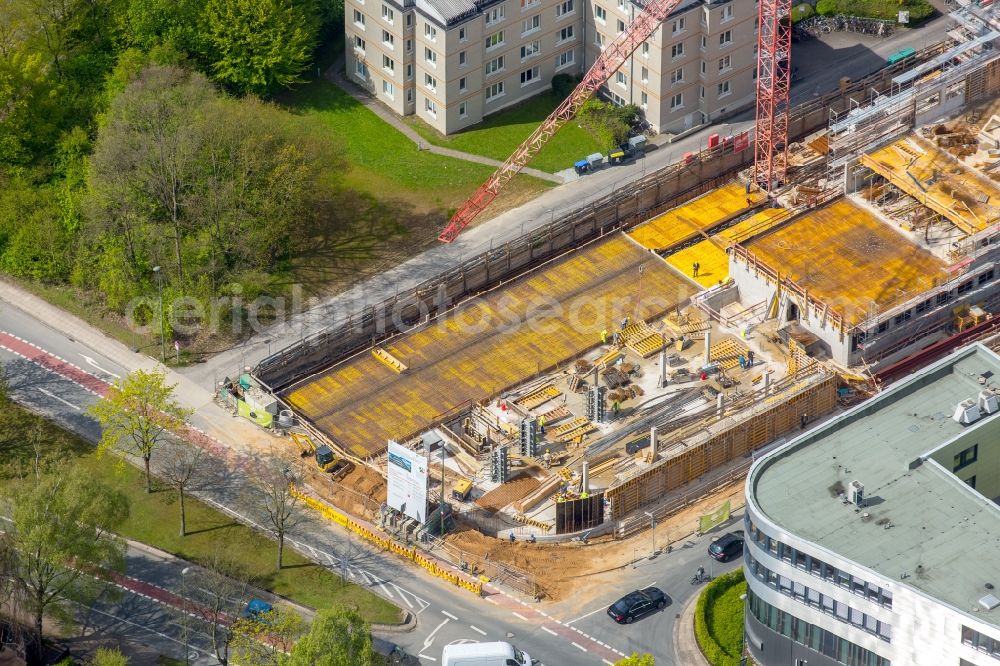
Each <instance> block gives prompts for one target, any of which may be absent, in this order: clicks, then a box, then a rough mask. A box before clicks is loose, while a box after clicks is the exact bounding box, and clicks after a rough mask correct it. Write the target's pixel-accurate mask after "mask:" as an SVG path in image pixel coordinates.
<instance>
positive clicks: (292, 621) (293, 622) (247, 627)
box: [231, 606, 304, 666]
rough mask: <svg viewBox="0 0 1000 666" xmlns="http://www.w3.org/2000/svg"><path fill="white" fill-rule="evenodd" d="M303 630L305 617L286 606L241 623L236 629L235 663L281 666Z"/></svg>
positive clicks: (234, 643) (244, 665)
mask: <svg viewBox="0 0 1000 666" xmlns="http://www.w3.org/2000/svg"><path fill="white" fill-rule="evenodd" d="M303 628H304V627H303V622H302V617H301V616H300V615H299V614H298V613H296V612H295V611H293V610H292V609H290V608H287V607H284V606H276V607H275V608H274V609H273V610H271V611H268V612H267V613H263V614H262V615H259V616H257V617H255V618H246V619H242V620H239V621H238V622H236V623H235V626H234V627H233V640H232V644H231V649H232V651H233V661H234V662H235V663H237V664H240V666H279V665H280V664H281V659H282V657H283V656H284V655H285V654H287V653H289V652H291V650H292V646H293V645H295V641H296V640H297V639H298V637H299V636H301V635H302V631H303Z"/></svg>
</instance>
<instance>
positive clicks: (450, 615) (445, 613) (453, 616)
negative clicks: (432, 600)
mask: <svg viewBox="0 0 1000 666" xmlns="http://www.w3.org/2000/svg"><path fill="white" fill-rule="evenodd" d="M441 614H442V615H444V616H445V617H450V618H451V619H453V620H458V616H456V615H452V614H451V613H449V612H448V611H446V610H443V611H441Z"/></svg>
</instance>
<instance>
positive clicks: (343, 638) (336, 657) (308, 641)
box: [283, 607, 376, 666]
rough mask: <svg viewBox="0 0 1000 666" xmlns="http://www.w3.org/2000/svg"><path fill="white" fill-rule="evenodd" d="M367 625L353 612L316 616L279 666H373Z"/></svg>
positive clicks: (327, 612) (334, 610)
mask: <svg viewBox="0 0 1000 666" xmlns="http://www.w3.org/2000/svg"><path fill="white" fill-rule="evenodd" d="M375 663H376V662H375V652H374V651H373V650H372V635H371V630H370V628H369V627H368V623H367V622H365V621H364V619H363V618H362V617H361V614H360V613H358V611H357V610H355V609H353V608H344V607H340V608H328V609H325V610H321V611H319V612H317V613H316V617H315V619H313V621H312V624H311V625H310V626H309V631H308V632H307V633H306V634H305V635H304V636H303V637H302V638H300V639H299V641H298V642H297V643H296V644H295V647H294V648H292V652H291V654H290V655H289V656H288V658H287V659H285V660H284V663H283V666H374V664H375Z"/></svg>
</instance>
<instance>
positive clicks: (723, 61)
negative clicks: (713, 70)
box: [719, 55, 733, 72]
mask: <svg viewBox="0 0 1000 666" xmlns="http://www.w3.org/2000/svg"><path fill="white" fill-rule="evenodd" d="M732 68H733V57H732V56H728V55H727V56H723V57H722V58H719V71H720V72H728V71H729V70H731V69H732Z"/></svg>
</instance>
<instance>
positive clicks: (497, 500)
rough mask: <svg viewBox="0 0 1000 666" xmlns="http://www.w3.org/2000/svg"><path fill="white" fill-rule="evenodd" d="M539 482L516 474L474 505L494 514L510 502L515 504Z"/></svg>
mask: <svg viewBox="0 0 1000 666" xmlns="http://www.w3.org/2000/svg"><path fill="white" fill-rule="evenodd" d="M540 485H541V482H540V481H539V480H538V479H536V478H535V477H533V476H528V475H527V474H518V475H517V476H515V477H514V478H513V479H511V480H510V481H508V482H507V483H503V484H500V486H499V487H497V488H494V489H493V490H491V491H489V492H488V493H486V494H485V495H483V496H482V497H480V498H479V499H477V500H476V505H477V506H479V507H481V508H483V509H486V510H487V511H491V512H493V513H496V512H497V511H499V510H500V509H502V508H504V507H505V506H507V505H508V504H510V503H511V502H516V501H517V500H519V499H521V498H522V497H525V496H527V495H528V494H530V493H531V492H533V491H534V490H535V488H537V487H538V486H540Z"/></svg>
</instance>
